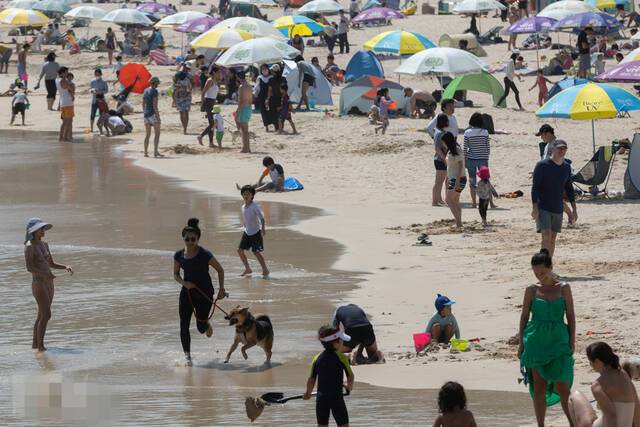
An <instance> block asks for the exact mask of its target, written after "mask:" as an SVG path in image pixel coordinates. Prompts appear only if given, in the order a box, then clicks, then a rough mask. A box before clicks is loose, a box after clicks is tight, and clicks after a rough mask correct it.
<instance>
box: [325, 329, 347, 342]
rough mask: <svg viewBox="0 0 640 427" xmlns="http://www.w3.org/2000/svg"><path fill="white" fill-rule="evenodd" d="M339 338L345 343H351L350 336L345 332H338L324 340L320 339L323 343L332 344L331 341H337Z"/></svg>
mask: <svg viewBox="0 0 640 427" xmlns="http://www.w3.org/2000/svg"><path fill="white" fill-rule="evenodd" d="M338 338H340V339H341V340H342V341H345V342H349V341H351V337H350V336H349V335H347V334H345V333H344V331H343V330H338V332H336V333H334V334H331V335H329V336H326V337H322V338H320V341H322V342H331V341H335V340H337V339H338Z"/></svg>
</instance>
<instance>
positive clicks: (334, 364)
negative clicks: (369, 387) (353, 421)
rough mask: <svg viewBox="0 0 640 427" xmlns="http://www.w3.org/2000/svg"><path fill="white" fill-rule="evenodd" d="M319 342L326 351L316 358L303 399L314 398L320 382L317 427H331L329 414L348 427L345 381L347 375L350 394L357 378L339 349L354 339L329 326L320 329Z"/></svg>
mask: <svg viewBox="0 0 640 427" xmlns="http://www.w3.org/2000/svg"><path fill="white" fill-rule="evenodd" d="M318 338H319V339H320V342H321V343H322V346H323V347H324V351H323V352H322V353H318V354H317V355H316V357H314V358H313V362H312V363H311V374H310V375H309V379H308V380H307V391H306V392H305V394H304V399H305V400H307V399H310V398H311V393H312V392H313V388H314V387H315V385H316V378H317V379H318V393H317V395H316V418H317V421H318V427H324V426H328V425H329V414H333V419H334V420H335V421H336V424H337V425H338V427H349V413H348V412H347V405H346V404H345V403H344V397H343V394H342V388H343V383H342V381H343V379H344V373H346V374H347V384H346V385H345V386H344V387H345V388H346V389H347V392H349V393H350V392H351V390H352V389H353V382H354V378H355V377H354V375H353V372H352V371H351V366H349V359H348V358H347V356H345V355H344V354H343V353H341V352H339V351H338V349H339V348H340V346H341V344H342V342H343V341H349V340H350V339H351V337H349V335H346V334H345V333H344V332H342V331H341V330H340V329H338V328H334V327H332V326H328V325H327V326H323V327H321V328H320V330H319V331H318Z"/></svg>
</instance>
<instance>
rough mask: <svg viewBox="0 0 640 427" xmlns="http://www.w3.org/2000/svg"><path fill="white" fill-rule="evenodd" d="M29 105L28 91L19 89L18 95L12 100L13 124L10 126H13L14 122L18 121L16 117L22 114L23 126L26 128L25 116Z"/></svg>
mask: <svg viewBox="0 0 640 427" xmlns="http://www.w3.org/2000/svg"><path fill="white" fill-rule="evenodd" d="M28 105H29V98H27V91H26V90H25V89H21V88H19V89H17V90H16V94H15V95H13V99H12V100H11V122H10V123H9V124H10V125H12V124H13V121H14V120H15V119H16V116H17V115H18V114H20V115H21V116H22V126H24V115H25V111H27V107H28Z"/></svg>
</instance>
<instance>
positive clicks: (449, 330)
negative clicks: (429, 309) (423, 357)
mask: <svg viewBox="0 0 640 427" xmlns="http://www.w3.org/2000/svg"><path fill="white" fill-rule="evenodd" d="M455 303H456V302H455V301H451V300H450V299H449V298H447V297H446V296H444V295H440V294H438V296H437V297H436V302H435V306H436V312H435V313H434V314H433V316H432V317H431V319H430V320H429V323H428V324H427V328H426V332H428V333H430V334H431V342H436V343H444V344H448V343H449V341H450V340H451V338H453V336H454V335H455V337H456V338H460V327H458V321H457V320H456V317H455V316H454V315H453V314H452V313H451V306H452V305H453V304H455Z"/></svg>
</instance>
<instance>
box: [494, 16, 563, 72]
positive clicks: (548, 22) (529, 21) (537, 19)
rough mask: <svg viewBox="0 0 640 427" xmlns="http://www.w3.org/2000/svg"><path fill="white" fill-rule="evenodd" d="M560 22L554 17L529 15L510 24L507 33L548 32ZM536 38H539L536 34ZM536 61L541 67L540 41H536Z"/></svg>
mask: <svg viewBox="0 0 640 427" xmlns="http://www.w3.org/2000/svg"><path fill="white" fill-rule="evenodd" d="M556 22H558V21H557V20H555V19H553V18H546V17H544V16H529V17H527V18H522V19H519V20H518V21H516V22H514V23H513V24H511V25H509V27H507V29H506V30H505V33H507V34H538V33H543V32H547V31H549V30H550V29H551V27H552V26H553V25H554V24H555V23H556ZM536 40H538V38H537V36H536ZM536 63H537V64H538V68H540V53H539V47H538V43H536Z"/></svg>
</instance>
